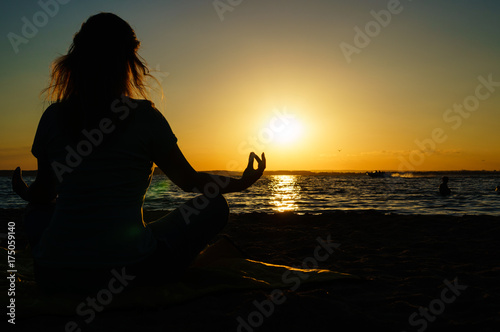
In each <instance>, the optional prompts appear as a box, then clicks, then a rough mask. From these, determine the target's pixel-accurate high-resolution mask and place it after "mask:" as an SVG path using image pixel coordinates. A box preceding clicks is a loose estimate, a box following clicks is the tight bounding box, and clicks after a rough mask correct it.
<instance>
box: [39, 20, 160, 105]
mask: <svg viewBox="0 0 500 332" xmlns="http://www.w3.org/2000/svg"><path fill="white" fill-rule="evenodd" d="M139 46H140V42H139V41H138V40H137V37H136V35H135V32H134V30H133V29H132V28H131V27H130V25H129V24H128V23H127V22H125V21H124V20H123V19H121V18H120V17H118V16H116V15H115V14H111V13H100V14H97V15H94V16H91V17H90V18H89V19H88V20H87V21H86V22H85V23H83V24H82V27H81V29H80V31H79V32H78V33H77V34H76V35H75V36H74V38H73V43H72V44H71V46H70V48H69V51H68V54H66V55H63V56H61V57H59V58H57V59H56V60H55V61H54V63H53V66H52V73H51V81H50V84H49V87H48V88H47V89H45V90H44V92H45V93H46V94H47V99H48V100H49V101H51V102H57V101H68V100H72V99H75V100H79V101H81V103H82V104H85V103H88V104H94V105H95V104H96V103H97V104H98V103H101V102H105V101H109V100H112V99H113V98H118V97H120V96H122V95H125V96H128V97H141V96H142V97H144V98H145V99H148V94H147V90H146V86H145V78H146V77H147V76H150V74H149V70H148V68H147V66H146V64H145V62H144V61H143V60H142V58H141V57H140V56H139V55H138V54H137V50H138V49H139Z"/></svg>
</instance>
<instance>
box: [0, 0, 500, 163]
mask: <svg viewBox="0 0 500 332" xmlns="http://www.w3.org/2000/svg"><path fill="white" fill-rule="evenodd" d="M99 12H112V13H115V14H117V15H118V16H120V17H122V18H123V19H124V20H126V21H127V22H128V23H129V24H130V25H131V26H132V27H133V29H134V30H135V32H136V35H137V37H138V39H139V40H140V41H141V49H140V50H139V54H140V55H141V56H142V57H143V58H144V59H145V60H146V62H147V63H148V66H149V67H150V69H151V71H152V74H153V76H155V77H156V78H157V80H158V81H159V82H160V84H161V87H158V86H157V84H156V83H154V82H153V81H151V88H152V89H151V99H152V100H153V101H154V102H155V105H156V107H157V108H158V109H159V110H160V111H161V112H162V113H163V114H164V115H165V117H166V118H167V120H168V121H169V123H170V125H171V127H172V129H173V131H174V133H175V135H176V136H177V138H178V145H179V147H180V148H181V150H182V151H183V153H184V155H185V156H186V158H187V159H188V161H189V162H190V163H191V165H192V166H193V167H194V168H195V169H197V170H199V171H203V170H231V171H239V170H243V169H244V168H245V166H246V161H247V156H248V153H249V152H250V151H255V152H256V153H257V154H259V155H260V153H261V152H265V153H266V157H267V169H268V170H313V171H319V170H322V171H326V170H332V171H335V170H337V171H338V170H354V171H364V170H396V171H415V170H416V171H424V170H465V169H467V170H500V144H499V142H500V130H499V123H500V62H499V59H500V37H498V31H500V20H498V17H499V14H500V2H498V1H494V0H489V1H486V0H483V1H482V0H474V1H473V0H456V1H451V0H443V1H431V0H413V1H411V0H401V1H395V0H390V1H378V0H376V1H359V0H358V1H355V0H353V1H336V0H328V1H327V0H307V1H305V0H303V1H299V0H220V1H219V0H217V1H206V0H205V1H202V0H186V1H165V0H162V1H126V0H125V1H124V0H120V1H118V0H116V1H113V0H108V1H100V0H86V1H83V0H69V1H68V0H41V1H19V0H3V1H2V2H1V3H0V13H1V14H0V15H1V19H0V31H1V32H2V39H1V49H0V98H1V100H2V101H3V105H2V107H1V108H0V169H14V168H15V167H17V166H21V168H23V169H36V159H35V158H34V157H33V156H32V155H31V153H30V149H31V144H32V142H33V138H34V134H35V131H36V128H37V124H38V121H39V119H40V117H41V115H42V114H43V111H44V109H45V108H46V107H47V106H48V105H49V102H48V101H46V100H45V99H44V96H43V95H41V94H40V93H41V91H42V90H43V89H44V88H46V87H47V84H48V82H49V75H50V64H51V62H52V61H53V60H54V59H55V58H56V57H57V56H59V55H63V54H66V52H67V51H68V48H69V45H70V44H71V41H72V38H73V35H74V34H75V33H76V32H77V31H78V30H79V28H80V26H81V24H82V23H83V22H84V21H85V20H86V19H87V18H88V17H89V16H91V15H94V14H97V13H99ZM160 88H161V89H160ZM160 91H163V97H162V93H161V92H160Z"/></svg>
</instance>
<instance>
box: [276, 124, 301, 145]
mask: <svg viewBox="0 0 500 332" xmlns="http://www.w3.org/2000/svg"><path fill="white" fill-rule="evenodd" d="M287 120H288V121H287V123H284V124H283V126H282V127H281V128H280V130H276V132H275V137H274V140H275V142H276V143H279V144H289V143H293V142H296V141H297V140H299V139H300V138H301V137H302V133H303V126H302V123H301V122H300V121H299V120H297V119H296V118H289V119H287Z"/></svg>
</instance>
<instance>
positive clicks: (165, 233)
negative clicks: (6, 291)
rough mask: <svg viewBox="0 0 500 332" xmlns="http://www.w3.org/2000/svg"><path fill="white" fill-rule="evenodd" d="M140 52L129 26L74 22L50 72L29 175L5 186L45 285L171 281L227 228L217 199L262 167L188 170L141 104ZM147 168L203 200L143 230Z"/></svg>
mask: <svg viewBox="0 0 500 332" xmlns="http://www.w3.org/2000/svg"><path fill="white" fill-rule="evenodd" d="M138 49H139V41H138V40H137V38H136V36H135V33H134V31H133V30H132V28H131V27H130V26H129V24H128V23H127V22H125V21H124V20H122V19H121V18H119V17H118V16H116V15H114V14H110V13H101V14H97V15H94V16H92V17H90V18H89V19H88V20H87V21H86V22H85V23H84V24H83V25H82V27H81V29H80V31H79V32H78V33H77V34H76V35H75V36H74V39H73V43H72V45H71V47H70V49H69V52H68V54H67V55H64V56H61V57H60V58H58V59H57V60H56V61H55V63H54V65H53V69H52V80H51V84H50V86H49V88H48V89H47V93H48V96H49V98H50V100H52V101H55V102H54V103H52V104H51V105H50V106H49V107H48V108H47V109H46V110H45V112H44V114H43V115H42V117H41V119H40V123H39V125H38V129H37V132H36V135H35V139H34V143H33V147H32V153H33V155H34V156H35V157H36V158H37V161H38V172H37V177H36V180H35V181H34V182H33V184H32V185H31V186H29V187H28V186H27V185H26V184H25V183H24V181H23V180H22V178H21V174H20V169H19V168H17V169H16V171H15V172H14V177H13V179H12V184H13V188H14V190H15V191H16V192H17V193H18V194H19V195H20V196H21V197H22V198H23V199H25V200H26V201H28V202H30V204H29V208H30V210H29V211H28V213H27V215H26V218H25V224H26V225H25V226H26V231H27V233H28V236H29V239H30V243H31V247H32V251H33V256H34V261H35V275H36V278H37V281H38V283H39V284H40V285H41V286H42V288H44V289H48V290H51V289H54V288H56V290H62V291H68V290H75V291H88V290H92V289H96V288H98V287H101V286H105V287H107V284H108V282H109V280H111V279H112V278H117V275H120V276H121V277H122V278H125V279H126V280H133V279H135V280H141V279H142V280H143V281H145V280H153V281H168V280H176V279H178V278H179V277H180V276H181V275H182V274H183V272H184V271H185V269H186V268H187V267H188V266H189V265H190V264H191V262H192V261H193V260H194V258H195V257H196V256H197V255H198V253H199V252H200V251H201V250H202V249H203V248H204V247H205V246H206V245H207V243H208V242H209V241H210V240H211V239H212V238H213V237H214V236H215V235H216V234H217V233H218V232H220V231H221V229H222V228H223V227H224V226H225V225H226V222H227V219H228V215H229V210H228V206H227V202H226V200H225V199H224V198H223V196H222V194H224V193H228V192H236V191H241V190H244V189H246V188H248V187H249V186H251V185H252V184H253V183H254V182H255V181H257V180H258V179H259V178H260V177H261V175H262V173H263V171H264V169H265V167H266V160H265V156H264V154H262V157H261V158H262V159H261V158H259V157H257V156H256V155H255V154H254V153H251V154H250V157H249V162H248V167H247V169H246V170H245V171H244V173H243V175H242V177H241V179H234V178H229V177H224V176H214V175H209V174H207V173H201V172H197V171H195V170H194V169H193V168H192V167H191V165H190V164H189V163H188V161H187V160H186V158H184V155H183V154H182V152H181V150H180V149H179V147H178V146H177V138H176V137H175V136H174V134H173V132H172V130H171V128H170V126H169V124H168V122H167V121H166V119H165V118H164V117H163V115H162V114H161V113H160V112H159V111H158V110H157V109H155V107H154V106H153V105H152V103H151V102H150V101H148V100H147V94H146V92H145V85H144V79H145V77H146V76H148V75H149V74H148V69H147V67H146V65H145V64H144V62H143V61H142V60H141V58H140V57H139V56H138V54H137V50H138ZM132 97H142V98H143V99H142V100H140V99H133V98H132ZM214 130H215V128H214ZM207 134H208V133H207ZM254 161H257V164H258V168H257V169H254V168H253V164H254ZM153 163H155V164H156V165H158V167H160V169H161V170H162V171H163V172H164V173H165V174H166V175H167V176H168V178H169V179H170V180H171V181H172V182H173V183H175V184H176V185H177V186H179V187H180V188H181V189H183V190H184V191H188V192H200V193H201V195H200V196H198V197H196V198H194V199H192V200H190V201H188V202H186V203H185V204H184V205H182V206H180V207H179V208H177V209H176V210H174V211H173V212H171V213H170V214H168V215H166V216H164V217H163V218H161V219H159V220H157V221H155V222H153V223H150V224H147V225H146V224H144V222H143V216H142V206H143V202H144V197H145V194H146V191H147V189H148V186H149V184H150V181H151V178H152V175H153V169H154V165H153ZM54 200H55V204H54V206H53V211H52V210H51V209H52V207H51V205H50V203H51V202H53V201H54ZM127 278H128V279H127ZM136 278H137V279H136ZM134 282H135V281H134Z"/></svg>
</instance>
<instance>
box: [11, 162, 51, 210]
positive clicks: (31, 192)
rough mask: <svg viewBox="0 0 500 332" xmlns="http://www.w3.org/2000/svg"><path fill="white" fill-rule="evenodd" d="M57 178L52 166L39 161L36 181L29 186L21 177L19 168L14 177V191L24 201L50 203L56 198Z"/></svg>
mask: <svg viewBox="0 0 500 332" xmlns="http://www.w3.org/2000/svg"><path fill="white" fill-rule="evenodd" d="M56 181H57V180H56V177H55V176H54V173H53V171H52V169H51V168H50V164H49V163H47V162H43V161H40V160H38V171H37V174H36V179H35V181H33V183H32V184H31V185H30V186H28V185H27V184H26V183H25V182H24V180H23V178H22V175H21V168H20V167H17V168H16V170H15V171H14V174H13V175H12V189H13V190H14V192H15V193H17V194H18V195H19V196H20V197H21V198H22V199H24V200H25V201H28V202H30V203H41V204H43V203H50V202H51V201H53V200H54V199H55V198H56V196H57V192H56V183H57V182H56Z"/></svg>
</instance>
